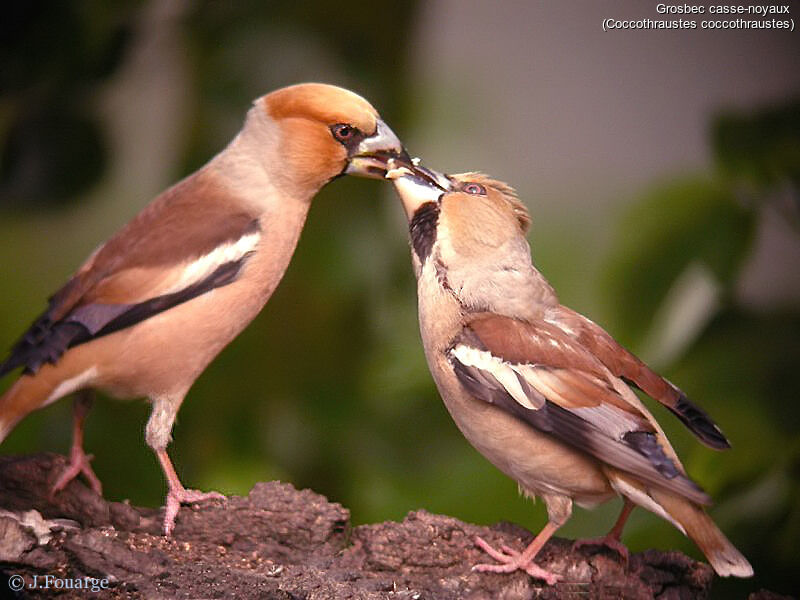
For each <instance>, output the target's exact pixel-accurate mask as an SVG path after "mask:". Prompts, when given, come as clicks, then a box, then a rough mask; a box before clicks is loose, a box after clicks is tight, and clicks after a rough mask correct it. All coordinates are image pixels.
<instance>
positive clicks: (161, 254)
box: [0, 83, 404, 535]
mask: <svg viewBox="0 0 800 600" xmlns="http://www.w3.org/2000/svg"><path fill="white" fill-rule="evenodd" d="M391 156H394V157H402V156H404V151H403V149H402V145H401V143H400V141H399V140H398V139H397V137H396V136H395V134H394V133H392V131H391V129H389V127H387V125H386V124H385V123H384V122H383V121H382V120H381V119H380V117H379V116H378V113H377V112H376V111H375V109H374V108H373V107H372V106H371V105H370V104H369V103H368V102H367V101H366V100H364V99H363V98H361V97H360V96H358V95H356V94H354V93H352V92H349V91H347V90H344V89H341V88H337V87H334V86H330V85H322V84H313V83H311V84H301V85H295V86H291V87H287V88H283V89H279V90H277V91H274V92H272V93H270V94H267V95H266V96H263V97H261V98H259V99H257V100H256V101H255V102H254V103H253V106H252V107H251V109H250V111H249V112H248V114H247V118H246V120H245V123H244V127H243V128H242V130H241V131H240V132H239V134H238V135H237V136H236V137H235V138H234V139H233V141H232V142H231V143H230V144H229V145H228V146H227V148H225V149H224V150H223V151H222V152H220V153H219V154H218V155H217V156H215V157H214V158H213V159H211V161H210V162H209V163H208V164H206V165H205V166H204V167H202V168H201V169H200V170H199V171H197V172H196V173H194V174H192V175H190V176H189V177H187V178H186V179H184V180H183V181H181V182H179V183H177V184H176V185H174V186H173V187H171V188H169V189H168V190H166V191H165V192H163V193H162V194H161V195H159V196H158V197H157V198H156V199H155V200H153V201H152V202H151V203H150V204H149V205H148V206H146V207H145V208H144V209H143V210H142V211H141V212H140V213H139V214H138V215H137V216H136V217H135V218H134V219H133V220H132V221H131V222H129V223H128V224H127V225H125V226H124V227H123V228H122V229H121V230H120V231H119V232H117V233H116V234H115V235H114V236H113V237H112V238H111V239H109V240H108V241H107V242H106V243H105V244H103V245H101V246H100V247H99V248H98V249H97V250H95V251H94V252H93V253H92V255H91V256H89V258H88V259H87V261H86V262H85V263H84V264H83V265H82V266H81V267H80V269H78V271H77V272H76V273H75V275H74V276H73V277H72V279H70V280H69V281H68V282H67V283H66V285H64V286H63V287H62V288H61V289H59V290H58V291H57V292H56V293H55V294H54V295H53V296H52V297H51V298H50V304H49V307H48V309H47V310H46V311H45V313H44V314H43V315H42V316H41V317H39V319H37V320H36V322H35V323H34V324H33V325H32V326H31V327H30V329H28V331H27V332H26V333H25V335H24V336H23V337H22V339H21V340H20V341H19V342H18V343H17V344H16V345H15V346H14V347H13V349H12V351H11V354H10V356H9V357H8V358H7V359H6V361H5V362H3V363H2V364H0V376H2V375H4V374H6V373H8V372H9V371H12V370H13V369H15V368H17V367H22V368H23V374H22V376H21V377H20V378H19V379H18V380H17V381H16V382H15V383H14V384H13V385H12V386H11V388H10V389H9V390H8V391H7V392H6V393H5V394H4V395H3V396H2V397H0V441H2V440H3V439H4V438H5V437H6V436H7V435H8V433H9V432H10V431H11V430H12V429H13V427H14V426H15V425H16V424H17V423H18V422H19V421H20V419H22V418H23V417H25V416H26V415H27V414H28V413H30V412H31V411H33V410H36V409H37V408H41V407H43V406H47V405H48V404H50V403H52V402H54V401H56V400H58V399H59V398H61V397H63V396H65V395H67V394H70V393H72V392H76V391H80V390H89V389H100V390H103V391H105V392H107V393H109V394H111V395H113V396H117V397H120V398H132V397H142V396H143V397H146V398H148V399H149V400H150V402H151V404H152V413H151V415H150V418H149V420H148V422H147V427H146V430H145V438H146V441H147V444H148V445H149V446H150V447H151V448H152V449H153V451H154V452H155V453H156V456H157V457H158V460H159V462H160V463H161V467H162V469H163V471H164V475H165V476H166V479H167V484H168V486H169V491H168V493H167V497H166V506H165V514H164V532H165V534H167V535H169V534H170V532H171V531H172V529H173V526H174V522H175V517H176V515H177V512H178V509H179V507H180V505H181V504H182V503H189V502H198V501H201V500H204V499H207V498H213V497H219V494H215V493H207V494H206V493H201V492H198V491H194V490H187V489H185V488H184V487H183V485H181V482H180V480H179V479H178V476H177V474H176V473H175V469H174V468H173V466H172V463H171V461H170V459H169V457H168V455H167V451H166V448H167V444H168V443H169V442H170V439H171V431H172V425H173V422H174V420H175V415H176V413H177V412H178V409H179V408H180V405H181V403H182V402H183V399H184V397H185V396H186V393H187V392H188V390H189V388H190V387H191V386H192V384H193V383H194V381H195V379H197V377H198V376H199V375H200V373H202V372H203V370H204V369H205V368H206V366H207V365H208V364H209V362H211V360H212V359H214V357H215V356H217V354H218V353H219V352H220V351H221V350H222V349H223V348H224V347H225V346H226V345H227V344H228V343H229V342H230V341H231V340H233V338H234V337H236V335H237V334H239V332H241V331H242V329H244V328H245V326H246V325H247V324H248V323H250V321H251V320H252V319H253V318H254V317H255V316H256V315H257V314H258V312H259V311H260V310H261V308H262V307H263V306H264V304H265V303H266V302H267V300H268V299H269V297H270V296H271V295H272V292H273V291H274V290H275V288H276V286H277V285H278V283H279V282H280V280H281V278H282V277H283V274H284V272H285V271H286V267H287V265H288V264H289V260H290V259H291V257H292V253H293V252H294V248H295V245H296V244H297V240H298V237H299V236H300V231H301V230H302V228H303V224H304V222H305V219H306V214H307V212H308V209H309V207H310V206H311V200H312V198H313V197H314V195H315V194H316V193H317V192H318V191H319V190H320V188H322V187H323V186H324V185H325V184H326V183H328V182H329V181H331V180H333V179H335V178H337V177H338V176H340V175H344V174H351V175H360V176H367V177H379V178H380V177H382V176H383V174H384V173H385V170H386V169H385V166H386V160H387V158H389V157H391ZM90 403H91V400H90V399H87V397H86V396H85V395H82V396H79V397H78V399H77V400H76V402H75V415H74V424H73V427H74V429H73V432H74V438H73V446H72V451H71V462H70V466H69V468H68V469H67V471H66V472H64V473H63V474H62V476H61V477H60V478H59V479H58V481H57V482H56V484H55V486H54V488H53V491H54V492H56V491H58V490H60V489H62V488H63V487H64V486H65V485H66V484H67V483H68V482H69V481H70V480H71V479H72V478H74V477H75V476H76V475H78V474H79V473H84V475H85V476H86V477H87V479H88V480H89V482H90V483H91V485H92V487H93V488H94V489H95V490H96V491H97V492H98V493H100V491H101V487H100V482H99V481H98V479H97V477H96V476H95V475H94V473H93V471H92V469H91V467H90V466H89V458H90V457H88V456H87V455H86V454H84V451H83V447H82V445H83V444H82V438H83V419H84V416H85V413H86V410H88V407H89V405H90Z"/></svg>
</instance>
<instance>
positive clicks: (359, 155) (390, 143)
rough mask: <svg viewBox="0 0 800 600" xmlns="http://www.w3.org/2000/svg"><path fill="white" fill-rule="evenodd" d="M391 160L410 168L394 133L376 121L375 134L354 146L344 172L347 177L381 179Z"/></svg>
mask: <svg viewBox="0 0 800 600" xmlns="http://www.w3.org/2000/svg"><path fill="white" fill-rule="evenodd" d="M391 159H394V160H396V161H398V162H399V163H400V164H404V165H405V164H407V165H408V166H411V158H410V157H409V156H408V152H406V150H405V148H403V144H402V143H401V142H400V140H399V139H398V137H397V136H396V135H395V134H394V131H392V130H391V129H389V126H388V125H387V124H386V123H384V122H383V121H381V120H380V119H378V126H377V128H376V130H375V133H374V134H372V135H371V136H370V137H368V138H364V139H363V140H362V141H361V143H360V144H359V145H358V146H356V148H355V151H354V152H353V154H352V156H351V157H350V160H349V162H348V163H347V167H346V168H345V170H344V172H345V173H347V174H348V175H360V176H361V177H372V178H374V179H383V178H384V177H385V176H386V163H387V161H389V160H391Z"/></svg>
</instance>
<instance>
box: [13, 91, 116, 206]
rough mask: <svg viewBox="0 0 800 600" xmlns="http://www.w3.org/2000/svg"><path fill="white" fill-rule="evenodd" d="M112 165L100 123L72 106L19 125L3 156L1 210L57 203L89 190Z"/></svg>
mask: <svg viewBox="0 0 800 600" xmlns="http://www.w3.org/2000/svg"><path fill="white" fill-rule="evenodd" d="M107 162H108V159H107V156H106V143H105V139H104V136H103V133H102V131H101V130H100V127H99V125H98V123H97V121H96V120H95V119H94V118H93V117H91V116H89V115H87V114H84V113H82V112H80V111H76V110H71V109H70V108H69V105H68V104H67V103H62V104H60V105H58V106H54V107H50V108H47V109H44V110H42V111H36V112H34V113H33V114H27V115H25V116H24V117H23V118H20V119H19V120H17V122H16V123H14V124H13V125H12V126H11V128H10V130H9V131H8V135H7V137H6V139H5V140H4V144H3V148H2V153H0V181H1V182H2V183H0V208H8V207H11V206H14V207H15V208H19V207H23V208H32V206H33V205H36V204H56V203H62V202H63V201H64V200H66V199H68V198H71V197H73V196H75V195H76V194H78V193H80V192H82V191H84V190H86V188H87V187H88V186H89V185H91V184H92V183H94V182H95V181H96V180H97V179H98V178H99V177H100V175H101V174H102V173H103V171H104V169H105V166H106V164H107Z"/></svg>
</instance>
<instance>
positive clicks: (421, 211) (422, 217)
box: [408, 202, 439, 263]
mask: <svg viewBox="0 0 800 600" xmlns="http://www.w3.org/2000/svg"><path fill="white" fill-rule="evenodd" d="M438 223H439V205H438V204H437V203H436V202H426V203H425V204H423V205H421V206H420V207H419V208H418V209H417V210H416V212H415V213H414V216H413V217H412V218H411V223H409V225H408V231H409V233H410V234H411V245H412V246H413V247H414V252H416V253H417V257H418V258H419V260H420V262H423V263H424V262H425V259H426V258H428V256H430V253H431V250H432V249H433V243H434V242H435V241H436V226H437V224H438Z"/></svg>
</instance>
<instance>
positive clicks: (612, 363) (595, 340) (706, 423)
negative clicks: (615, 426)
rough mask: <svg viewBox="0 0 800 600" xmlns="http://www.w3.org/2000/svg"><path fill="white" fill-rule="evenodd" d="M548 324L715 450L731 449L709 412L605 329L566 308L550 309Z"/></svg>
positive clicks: (547, 313)
mask: <svg viewBox="0 0 800 600" xmlns="http://www.w3.org/2000/svg"><path fill="white" fill-rule="evenodd" d="M545 321H547V322H548V323H551V324H553V325H556V326H557V327H559V328H560V329H562V330H563V331H564V332H566V333H567V334H568V335H570V336H572V337H574V338H575V339H576V340H578V341H579V342H580V343H581V345H582V346H583V347H584V348H586V349H587V350H589V352H591V353H592V354H593V355H594V356H595V357H596V358H598V359H599V360H600V361H601V362H602V363H603V364H604V365H605V366H606V367H607V368H608V370H609V371H611V372H612V373H613V374H614V375H616V376H617V377H621V378H623V379H624V380H625V381H627V382H628V383H631V384H633V385H635V386H636V387H638V388H639V389H640V390H642V391H643V392H644V393H645V394H647V395H648V396H650V397H651V398H653V399H654V400H657V401H658V402H660V403H661V404H663V405H664V406H666V407H667V408H668V409H669V410H670V411H672V412H673V413H674V414H675V416H677V417H678V419H680V421H681V422H682V423H683V424H684V425H686V427H687V428H688V429H689V430H690V431H691V432H692V433H693V434H694V435H695V436H697V438H698V439H699V440H700V441H701V442H703V443H704V444H706V445H707V446H709V447H710V448H714V449H715V450H724V449H726V448H730V447H731V445H730V442H728V439H727V438H726V437H725V434H723V433H722V431H721V430H720V428H719V427H718V426H717V424H716V423H714V421H713V420H712V419H711V417H710V416H709V415H708V413H706V412H705V411H704V410H703V409H702V408H700V407H699V406H697V405H696V404H694V403H693V402H692V401H691V400H689V398H687V397H686V394H684V393H683V392H682V391H681V390H680V389H679V388H678V387H677V386H675V385H673V384H672V383H671V382H669V381H667V380H666V379H665V378H663V377H661V376H660V375H659V374H658V373H656V372H654V371H653V370H652V369H650V367H648V366H647V365H646V364H644V363H643V362H642V361H641V360H639V359H638V358H637V357H636V356H635V355H633V354H631V353H630V352H628V350H626V349H625V348H623V347H622V346H621V345H620V344H619V343H617V341H616V340H615V339H614V338H612V337H611V336H610V335H609V334H608V333H607V332H606V331H605V330H604V329H603V328H602V327H600V326H599V325H597V324H596V323H594V322H593V321H591V320H590V319H587V318H586V317H584V316H583V315H581V314H580V313H577V312H575V311H573V310H570V309H569V308H566V307H564V306H556V307H552V308H549V309H548V310H547V312H546V313H545Z"/></svg>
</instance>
